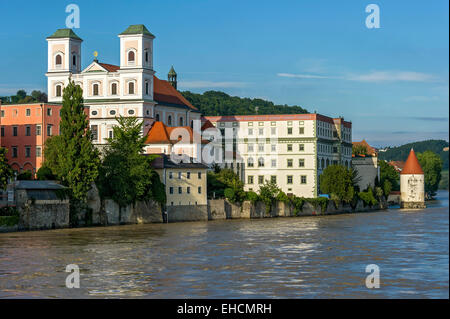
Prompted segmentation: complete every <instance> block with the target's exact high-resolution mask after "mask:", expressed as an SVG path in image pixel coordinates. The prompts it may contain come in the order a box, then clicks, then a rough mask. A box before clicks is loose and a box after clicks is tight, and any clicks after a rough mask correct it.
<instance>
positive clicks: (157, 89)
mask: <svg viewBox="0 0 450 319" xmlns="http://www.w3.org/2000/svg"><path fill="white" fill-rule="evenodd" d="M153 99H154V100H155V101H156V102H158V103H159V104H169V106H170V104H173V105H176V106H184V107H188V108H190V109H191V110H194V111H198V109H197V108H196V107H195V106H193V105H192V104H191V103H189V101H188V100H186V99H185V97H184V96H183V95H182V94H181V93H180V92H178V91H177V90H176V89H175V88H174V87H173V86H172V85H171V84H170V83H169V82H167V81H164V80H160V79H158V78H157V77H156V76H153Z"/></svg>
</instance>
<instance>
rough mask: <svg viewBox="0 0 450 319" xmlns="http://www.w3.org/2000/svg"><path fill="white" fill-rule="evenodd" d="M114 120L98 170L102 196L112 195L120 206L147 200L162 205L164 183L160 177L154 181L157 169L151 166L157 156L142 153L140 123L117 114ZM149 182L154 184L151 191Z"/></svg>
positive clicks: (143, 138) (163, 200)
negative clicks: (160, 180) (117, 116)
mask: <svg viewBox="0 0 450 319" xmlns="http://www.w3.org/2000/svg"><path fill="white" fill-rule="evenodd" d="M117 122H118V125H117V126H114V127H113V137H112V138H109V139H108V144H107V145H106V146H105V149H104V159H103V162H102V164H101V166H100V170H99V178H98V186H99V191H100V194H101V196H102V197H107V198H112V199H113V200H114V201H115V202H116V203H117V204H119V206H120V207H121V208H122V207H126V206H127V205H130V204H135V203H136V202H137V201H142V200H148V199H156V200H157V201H159V202H160V203H161V204H165V189H164V185H163V184H162V183H160V182H158V181H159V178H158V181H157V180H156V175H155V173H156V172H154V170H153V168H152V167H151V162H152V161H153V160H154V159H155V157H156V156H157V155H152V156H145V155H143V154H144V146H145V136H142V134H141V131H142V123H141V122H140V121H139V120H138V119H137V118H135V117H119V118H117ZM152 183H153V185H154V186H156V189H153V191H152ZM163 193H164V195H163Z"/></svg>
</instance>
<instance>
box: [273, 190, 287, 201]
mask: <svg viewBox="0 0 450 319" xmlns="http://www.w3.org/2000/svg"><path fill="white" fill-rule="evenodd" d="M276 200H277V201H279V202H283V203H288V202H289V197H288V196H287V195H286V193H285V192H283V191H281V190H280V192H279V193H278V195H277V197H276Z"/></svg>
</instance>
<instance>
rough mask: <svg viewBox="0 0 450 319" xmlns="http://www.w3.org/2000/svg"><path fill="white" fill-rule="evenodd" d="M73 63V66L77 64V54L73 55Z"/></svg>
mask: <svg viewBox="0 0 450 319" xmlns="http://www.w3.org/2000/svg"><path fill="white" fill-rule="evenodd" d="M72 65H73V66H76V65H77V56H76V55H75V54H74V55H73V56H72Z"/></svg>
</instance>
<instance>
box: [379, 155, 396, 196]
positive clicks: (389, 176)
mask: <svg viewBox="0 0 450 319" xmlns="http://www.w3.org/2000/svg"><path fill="white" fill-rule="evenodd" d="M378 166H379V167H380V183H379V184H380V185H381V186H382V187H383V189H384V195H385V196H388V195H389V193H386V191H388V190H389V192H390V191H391V190H393V191H399V190H400V175H399V173H398V172H397V171H396V170H395V168H394V167H392V166H391V165H389V164H388V163H387V162H386V161H383V160H379V161H378ZM387 182H388V183H387ZM388 185H390V186H388Z"/></svg>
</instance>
